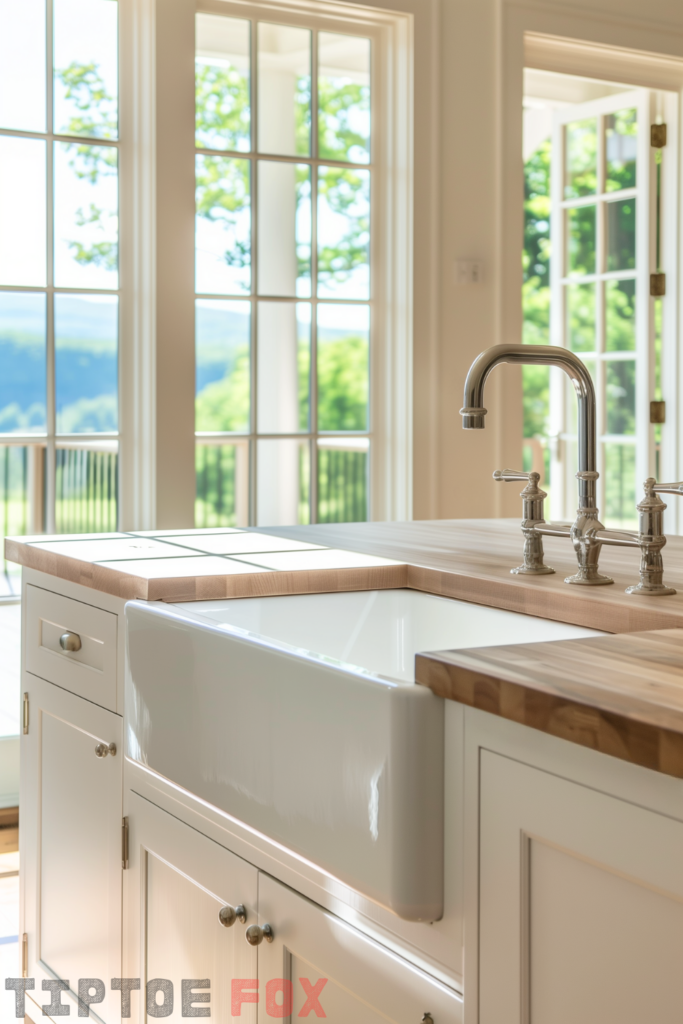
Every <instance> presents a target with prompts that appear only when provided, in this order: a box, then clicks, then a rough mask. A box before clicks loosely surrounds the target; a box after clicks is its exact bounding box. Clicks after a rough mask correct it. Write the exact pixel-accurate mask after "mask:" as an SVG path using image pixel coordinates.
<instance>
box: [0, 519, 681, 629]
mask: <svg viewBox="0 0 683 1024" xmlns="http://www.w3.org/2000/svg"><path fill="white" fill-rule="evenodd" d="M245 532H247V533H249V534H250V535H253V536H261V537H267V538H270V541H269V545H266V546H269V550H270V551H273V550H276V548H277V545H276V544H273V543H272V538H278V537H279V538H286V539H289V540H296V541H301V542H304V543H305V544H314V545H318V546H320V547H323V548H328V549H341V550H343V551H345V552H348V551H352V552H358V553H361V554H367V555H370V556H374V557H376V558H377V559H378V560H381V559H384V560H387V559H389V560H391V561H392V562H394V563H396V564H384V565H382V564H376V565H367V564H359V565H357V566H355V567H354V566H349V564H348V559H344V558H342V557H341V555H340V556H339V563H338V568H334V567H333V565H334V563H329V560H328V563H329V564H328V565H327V567H325V568H322V569H320V568H315V567H311V566H312V565H313V563H314V562H315V561H316V559H315V558H310V557H309V556H311V555H314V556H315V554H316V552H315V551H300V552H289V553H288V559H289V561H288V565H289V566H290V568H288V570H287V571H283V570H282V569H272V568H269V567H268V565H266V564H265V562H266V561H267V559H266V558H265V557H264V556H263V555H262V556H261V560H262V563H264V564H261V565H259V561H258V559H259V556H258V554H256V553H254V554H238V555H232V556H231V555H230V554H224V555H220V556H219V555H216V554H215V553H213V554H208V553H207V552H206V551H205V550H201V548H198V549H196V550H194V551H193V550H192V549H191V547H190V544H191V543H192V538H195V539H196V542H197V543H200V542H201V539H202V538H205V537H206V536H208V535H210V536H215V535H219V534H224V535H226V539H228V538H229V536H230V535H232V536H235V535H236V536H237V537H240V538H242V537H243V536H244V533H245ZM111 537H112V539H113V542H114V543H120V544H121V546H122V554H124V552H125V557H123V558H121V559H116V558H112V557H111V555H112V549H111V545H112V541H111V540H108V541H106V542H105V540H104V539H103V547H102V549H101V554H102V555H104V556H105V557H104V558H99V559H98V558H97V557H96V555H97V551H96V550H95V549H93V547H92V545H91V543H90V542H91V541H93V540H96V539H97V538H96V537H93V535H90V538H89V540H88V541H87V542H85V543H84V544H83V548H84V549H85V548H88V554H87V556H86V557H79V558H75V557H74V544H73V540H75V539H76V538H70V539H69V540H66V539H65V538H63V539H62V540H61V541H60V540H59V539H58V538H48V537H32V538H28V539H27V538H18V537H8V538H7V539H6V541H5V557H6V558H7V559H8V560H9V561H12V562H18V563H19V564H21V565H26V566H30V567H31V568H34V569H38V570H40V571H41V572H46V573H49V574H50V575H53V576H58V577H60V578H63V579H67V580H70V581H71V582H73V583H79V584H81V585H82V586H86V587H90V588H92V589H95V590H101V591H104V592H105V593H108V594H114V595H115V596H117V597H123V598H126V599H129V598H139V599H142V600H148V601H171V602H174V601H205V600H216V599H219V598H233V597H235V598H236V597H251V596H259V597H262V596H269V595H280V594H308V593H324V592H329V591H336V590H372V589H384V588H391V587H411V588H413V589H415V590H422V591H425V592H426V593H431V594H438V595H441V596H443V597H450V598H458V599H460V600H463V601H471V602H474V603H476V604H484V605H489V606H491V607H495V608H504V609H508V610H510V611H516V612H522V613H525V614H527V615H538V616H540V617H542V618H548V619H555V620H556V621H559V622H569V623H572V624H574V625H578V626H588V627H593V628H595V629H600V630H604V631H606V632H610V633H627V632H635V631H638V630H646V629H662V628H666V627H677V626H681V627H683V537H670V538H669V542H668V544H667V546H666V548H665V549H664V564H665V580H666V582H667V583H669V584H670V585H672V586H674V587H676V588H677V589H678V590H679V593H677V594H674V595H670V596H666V597H642V596H638V597H636V596H631V595H628V594H626V593H625V590H626V587H627V586H629V585H630V584H632V583H634V582H637V579H638V560H639V557H638V551H637V550H634V549H622V550H620V549H618V548H612V547H610V548H607V547H605V548H603V549H602V554H601V561H600V565H601V568H602V569H603V571H604V572H607V573H609V574H610V575H611V576H613V577H614V581H615V582H614V584H611V585H609V586H601V587H578V586H571V585H568V584H566V583H565V582H564V577H565V576H568V575H570V574H571V573H572V572H574V571H575V568H576V560H575V557H574V553H573V550H572V548H571V545H570V544H569V542H568V541H566V540H564V539H563V538H555V537H550V538H545V539H544V544H545V550H546V562H547V563H548V564H549V565H552V566H553V567H554V568H555V569H556V573H555V575H553V576H535V577H534V576H517V575H511V573H510V569H511V568H513V567H514V566H516V565H518V564H519V562H520V561H521V557H522V535H521V531H520V527H519V522H518V521H517V520H505V519H485V520H467V519H462V520H441V521H433V520H429V521H425V522H412V523H346V524H325V525H318V526H293V527H287V528H284V527H278V528H268V529H267V530H264V529H261V530H249V531H230V530H219V529H217V530H215V531H207V530H203V531H178V534H177V535H170V531H163V532H162V531H159V533H158V534H155V533H153V532H151V531H150V532H147V533H145V534H122V533H119V534H114V535H111ZM136 540H140V541H143V540H144V541H147V542H149V541H153V542H154V545H155V548H156V550H154V551H152V550H150V551H148V552H141V554H143V555H144V557H141V558H140V559H135V558H131V551H130V542H131V541H136ZM105 543H106V547H105V546H104V545H105ZM181 543H182V549H181V548H180V547H179V545H180V544H181ZM160 545H163V547H164V549H166V548H168V549H169V552H170V554H169V556H168V558H167V557H165V556H164V557H163V558H162V560H161V561H160V560H159V556H160V554H162V555H163V552H162V551H161V548H160ZM241 546H242V547H243V546H244V545H243V544H242V545H241ZM60 548H62V549H63V550H64V551H65V552H66V551H67V550H68V552H69V554H66V553H64V554H60ZM152 555H153V556H154V557H151V556H152ZM171 556H173V558H172V560H171ZM181 556H182V557H181ZM190 556H192V557H191V559H190ZM176 560H177V561H176ZM359 561H362V560H359ZM155 563H156V565H155ZM279 564H283V561H282V559H281V560H280V563H279ZM176 565H177V566H178V568H177V569H175V566H176ZM181 570H182V571H181Z"/></svg>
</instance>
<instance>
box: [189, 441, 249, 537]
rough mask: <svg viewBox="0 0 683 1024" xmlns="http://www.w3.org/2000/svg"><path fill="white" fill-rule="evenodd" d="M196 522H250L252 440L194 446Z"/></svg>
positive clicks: (202, 524)
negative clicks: (250, 456)
mask: <svg viewBox="0 0 683 1024" xmlns="http://www.w3.org/2000/svg"><path fill="white" fill-rule="evenodd" d="M195 472H196V493H195V505H194V508H195V526H196V527H197V528H208V527H212V526H216V527H218V526H247V525H248V523H249V442H248V441H239V442H235V443H234V444H198V445H196V447H195Z"/></svg>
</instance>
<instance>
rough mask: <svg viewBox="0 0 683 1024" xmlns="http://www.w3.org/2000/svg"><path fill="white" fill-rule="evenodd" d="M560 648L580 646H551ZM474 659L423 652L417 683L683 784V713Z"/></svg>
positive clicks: (417, 665)
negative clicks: (490, 665)
mask: <svg viewBox="0 0 683 1024" xmlns="http://www.w3.org/2000/svg"><path fill="white" fill-rule="evenodd" d="M558 643H572V641H550V642H549V644H558ZM539 646H540V645H539ZM481 650H482V653H483V652H484V651H485V650H486V649H485V648H482V649H481ZM491 650H495V648H491ZM473 653H474V652H472V654H473ZM472 654H470V653H469V652H467V651H451V652H441V653H440V652H435V653H429V654H418V655H417V656H416V659H415V670H416V681H417V682H418V683H419V684H420V685H422V686H427V687H428V688H429V689H431V690H432V692H433V693H435V694H436V695H437V696H439V697H444V698H445V699H447V700H453V701H456V702H457V703H460V704H464V705H466V706H467V707H472V708H476V709H478V710H480V711H486V712H488V713H489V714H492V715H496V716H497V717H499V718H506V719H508V720H510V721H512V722H516V723H517V724H519V725H525V726H527V727H528V728H532V729H536V730H537V731H539V732H545V733H547V734H549V735H551V736H555V737H557V738H559V739H564V740H567V741H569V742H571V743H578V744H579V745H580V746H583V747H588V748H589V749H591V750H595V751H597V752H598V753H601V754H609V755H610V756H612V757H617V758H619V759H620V760H623V761H629V762H631V763H632V764H636V765H639V766H641V767H643V768H650V769H651V770H653V771H658V772H662V773H663V774H666V775H672V776H674V777H675V778H679V779H683V711H679V710H677V709H675V708H666V707H662V706H661V705H656V704H652V703H649V702H648V701H647V700H646V699H643V698H639V697H637V696H635V695H633V694H631V693H628V692H624V691H619V690H617V689H610V688H609V687H600V686H595V685H594V684H591V683H586V684H585V685H583V686H582V685H580V684H577V683H575V682H574V681H572V682H571V683H567V684H566V686H563V687H562V689H558V687H557V685H556V684H555V683H548V684H546V685H544V684H543V682H542V681H540V680H538V679H530V678H528V677H525V676H524V675H523V673H522V672H519V673H517V672H515V671H514V669H511V668H501V667H500V666H497V667H495V669H494V667H493V666H492V667H491V668H490V669H489V670H487V669H486V668H484V667H482V666H481V665H480V664H478V663H477V661H476V659H475V658H474V657H472ZM446 657H447V658H448V660H446ZM456 659H457V664H456Z"/></svg>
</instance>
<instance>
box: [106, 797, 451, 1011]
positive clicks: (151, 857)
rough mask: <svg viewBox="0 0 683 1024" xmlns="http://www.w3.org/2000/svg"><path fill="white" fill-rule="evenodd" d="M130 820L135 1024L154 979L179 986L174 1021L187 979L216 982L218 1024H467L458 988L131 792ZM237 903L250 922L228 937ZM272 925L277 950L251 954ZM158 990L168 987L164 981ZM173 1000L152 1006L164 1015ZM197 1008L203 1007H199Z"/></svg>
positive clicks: (266, 947) (262, 947) (264, 944)
mask: <svg viewBox="0 0 683 1024" xmlns="http://www.w3.org/2000/svg"><path fill="white" fill-rule="evenodd" d="M126 810H127V812H128V818H129V822H130V833H129V835H130V840H129V842H130V848H129V856H130V870H129V871H128V872H126V887H127V891H128V896H127V907H128V914H127V928H126V934H127V936H128V942H127V946H128V949H129V950H130V958H129V959H128V960H127V962H126V971H127V972H128V973H129V975H130V976H133V977H139V978H140V980H141V987H140V993H139V994H137V995H136V996H134V997H133V1003H132V1006H133V1019H135V1020H139V1021H142V1020H143V1019H144V1017H143V1016H142V1013H143V1003H144V1001H145V1000H146V999H147V998H148V996H147V993H146V985H147V982H149V981H151V980H152V979H163V980H164V981H165V982H169V981H170V982H171V984H172V985H173V1000H174V1002H173V1012H172V1013H171V1014H170V1016H169V1017H168V1018H167V1019H168V1020H171V1021H173V1020H178V1021H180V1020H181V1012H182V1010H181V1004H182V1003H181V1001H182V981H183V979H185V980H189V979H194V980H203V981H208V982H209V983H210V988H209V989H208V993H209V994H210V1008H211V1015H212V1017H214V1018H215V1019H217V1020H226V1021H227V1020H230V1019H231V1014H232V1016H235V1017H237V1016H240V1017H241V1018H242V1019H244V1020H245V1021H247V1022H251V1024H265V1022H266V1021H269V1020H272V1019H273V1018H286V1019H291V1020H294V1019H296V1018H297V1017H298V1015H299V1014H300V1013H302V1011H303V1013H304V1016H310V1018H311V1019H316V1018H317V1017H318V1016H320V1015H321V1013H320V1011H322V1014H324V1015H325V1016H326V1017H327V1019H328V1020H329V1021H330V1022H331V1024H348V1022H349V1021H353V1022H354V1024H380V1022H386V1021H392V1022H396V1024H420V1022H421V1021H422V1020H423V1018H424V1016H425V1014H431V1015H432V1019H433V1021H434V1024H458V1022H459V1021H460V1020H461V1019H462V1012H461V1011H462V1003H461V1000H460V998H459V996H458V995H457V994H456V993H455V992H454V991H453V990H451V989H449V988H447V987H446V986H445V985H441V984H439V983H438V982H436V981H435V980H434V979H433V978H430V977H429V976H428V975H427V974H425V973H424V972H422V971H420V970H419V969H417V968H416V967H414V966H413V965H412V964H410V963H409V962H408V961H407V960H404V959H403V958H402V957H400V956H397V955H396V954H395V953H392V952H390V951H389V950H387V949H386V948H384V947H383V946H381V945H380V944H379V943H377V942H375V941H373V940H372V939H370V938H368V937H367V936H365V935H363V934H362V933H361V932H359V931H358V930H356V929H355V928H353V927H351V926H350V925H348V924H346V923H345V922H343V921H341V920H340V919H339V918H337V917H336V916H335V915H334V914H331V913H328V912H326V911H324V910H322V909H321V908H320V907H319V906H317V905H316V904H314V903H312V902H310V901H309V900H307V899H305V898H304V897H302V896H300V895H298V894H297V893H295V892H293V891H292V890H291V889H289V888H288V887H287V886H285V885H282V884H281V883H279V882H277V881H275V880H274V879H273V878H271V877H270V876H269V875H267V874H265V873H263V872H260V871H257V869H256V868H254V867H253V866H252V865H250V864H248V863H247V862H246V861H244V860H242V859H241V858H240V857H237V856H235V855H234V854H232V853H230V852H229V851H228V850H226V849H225V848H223V847H222V846H220V845H219V844H218V843H216V842H214V841H213V840H211V839H209V838H207V837H206V836H204V835H202V834H201V833H200V832H198V831H196V830H195V829H192V828H190V827H189V826H188V825H186V824H184V823H183V822H181V821H179V820H178V819H176V818H174V817H172V816H171V815H170V814H168V813H166V812H165V811H163V810H161V809H160V808H158V807H156V806H155V805H154V804H152V803H150V802H149V801H147V800H144V799H142V798H141V797H140V796H138V795H137V794H135V793H133V792H131V793H129V794H128V795H127V804H126ZM238 904H242V905H243V906H244V909H245V911H246V921H245V922H244V923H243V922H241V921H236V922H235V923H234V924H233V925H232V926H231V927H229V928H224V927H222V926H221V924H220V921H219V911H220V910H221V908H222V907H224V906H226V905H228V906H232V907H233V908H235V907H237V906H238ZM266 924H270V926H271V928H272V931H273V940H272V942H268V941H267V939H263V940H262V941H261V942H260V944H259V945H257V946H251V945H249V944H248V943H247V941H246V934H245V933H246V931H247V928H249V927H250V926H251V925H258V926H260V927H261V928H264V927H265V925H266ZM155 987H158V988H159V991H160V992H161V989H162V988H163V986H161V985H159V982H156V986H155ZM166 988H167V991H170V990H168V986H166ZM195 992H196V993H198V994H200V995H201V994H205V993H206V992H207V989H206V988H204V989H201V988H196V989H195ZM290 995H291V1004H289V1003H288V1001H289V999H290ZM166 998H167V997H166V996H162V994H160V995H159V996H157V997H156V1000H157V1003H158V1005H160V1006H161V1005H162V1003H163V1001H164V1000H165V999H166ZM255 1000H258V1001H257V1002H256V1001H255ZM307 1002H308V1006H306V1003H307ZM193 1008H196V1009H201V1008H208V1007H207V1005H206V1004H202V1003H199V1002H197V1003H195V1004H194V1007H193ZM136 1014H138V1016H136ZM425 1019H426V1020H427V1021H428V1020H429V1017H426V1018H425Z"/></svg>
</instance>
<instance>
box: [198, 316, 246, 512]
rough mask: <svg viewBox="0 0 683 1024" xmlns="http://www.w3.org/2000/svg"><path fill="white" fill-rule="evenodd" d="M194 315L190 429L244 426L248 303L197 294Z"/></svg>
mask: <svg viewBox="0 0 683 1024" xmlns="http://www.w3.org/2000/svg"><path fill="white" fill-rule="evenodd" d="M195 316H196V333H195V338H196V341H195V353H196V355H195V359H196V376H195V381H196V384H195V389H196V399H195V429H196V430H202V431H206V432H210V433H222V432H223V431H235V432H240V431H241V432H248V430H249V405H250V398H249V396H250V372H251V371H250V355H249V354H250V351H251V303H249V302H239V301H238V302H226V301H225V300H224V299H198V300H197V303H196V312H195ZM208 525H211V524H208ZM228 525H230V524H228Z"/></svg>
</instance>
